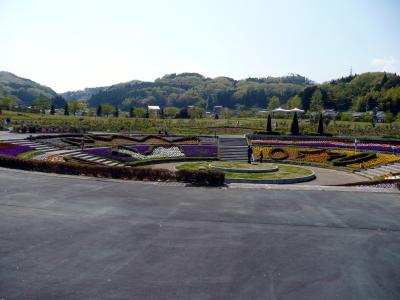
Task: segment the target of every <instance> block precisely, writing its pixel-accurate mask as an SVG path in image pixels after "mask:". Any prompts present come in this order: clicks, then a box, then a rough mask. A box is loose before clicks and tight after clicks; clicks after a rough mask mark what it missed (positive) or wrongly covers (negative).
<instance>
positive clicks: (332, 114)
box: [322, 109, 339, 120]
mask: <svg viewBox="0 0 400 300" xmlns="http://www.w3.org/2000/svg"><path fill="white" fill-rule="evenodd" d="M338 114H339V113H338V112H337V111H336V110H334V109H324V110H323V111H322V116H323V117H324V118H328V119H331V120H335V119H336V117H337V115H338Z"/></svg>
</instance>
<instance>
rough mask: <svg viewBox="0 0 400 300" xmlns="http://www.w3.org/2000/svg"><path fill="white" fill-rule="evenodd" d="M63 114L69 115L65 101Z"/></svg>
mask: <svg viewBox="0 0 400 300" xmlns="http://www.w3.org/2000/svg"><path fill="white" fill-rule="evenodd" d="M64 116H69V106H68V103H67V102H66V103H65V105H64Z"/></svg>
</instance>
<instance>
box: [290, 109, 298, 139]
mask: <svg viewBox="0 0 400 300" xmlns="http://www.w3.org/2000/svg"><path fill="white" fill-rule="evenodd" d="M290 133H291V134H292V135H299V134H300V129H299V119H298V118H297V112H295V113H294V115H293V121H292V125H291V127H290Z"/></svg>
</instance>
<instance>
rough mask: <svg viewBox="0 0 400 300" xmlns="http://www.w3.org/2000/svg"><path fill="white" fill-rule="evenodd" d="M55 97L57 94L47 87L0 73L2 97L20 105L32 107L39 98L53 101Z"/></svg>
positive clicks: (0, 93)
mask: <svg viewBox="0 0 400 300" xmlns="http://www.w3.org/2000/svg"><path fill="white" fill-rule="evenodd" d="M55 96H57V93H56V92H55V91H53V90H52V89H51V88H49V87H47V86H44V85H41V84H39V83H36V82H34V81H32V80H30V79H25V78H21V77H18V76H16V75H14V74H12V73H10V72H4V71H0V97H8V98H13V99H15V100H16V101H17V102H18V103H21V104H25V105H31V104H32V102H33V100H35V99H36V98H37V97H44V98H47V99H52V98H53V97H55Z"/></svg>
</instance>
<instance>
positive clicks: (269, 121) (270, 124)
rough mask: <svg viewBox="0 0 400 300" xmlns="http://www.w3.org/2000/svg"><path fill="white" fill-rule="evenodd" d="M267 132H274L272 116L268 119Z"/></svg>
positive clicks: (269, 115)
mask: <svg viewBox="0 0 400 300" xmlns="http://www.w3.org/2000/svg"><path fill="white" fill-rule="evenodd" d="M267 131H268V132H271V131H272V120H271V114H268V119H267Z"/></svg>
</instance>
